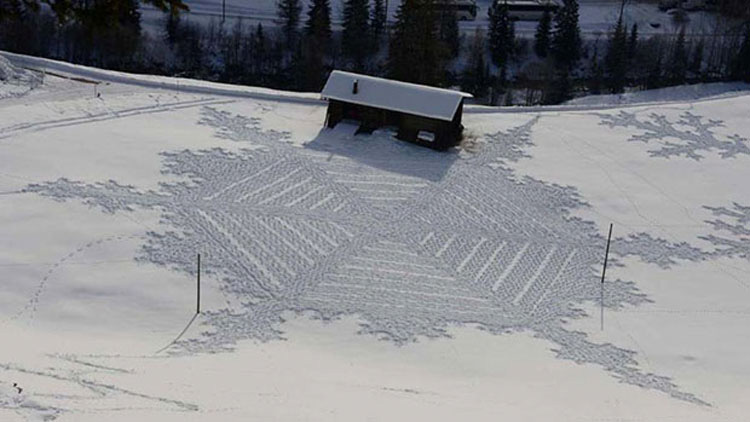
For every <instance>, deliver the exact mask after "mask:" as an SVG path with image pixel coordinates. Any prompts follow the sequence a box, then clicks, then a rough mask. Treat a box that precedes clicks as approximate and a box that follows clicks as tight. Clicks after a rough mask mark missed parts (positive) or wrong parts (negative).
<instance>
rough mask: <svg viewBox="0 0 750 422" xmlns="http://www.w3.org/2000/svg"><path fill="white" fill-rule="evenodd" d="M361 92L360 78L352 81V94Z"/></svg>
mask: <svg viewBox="0 0 750 422" xmlns="http://www.w3.org/2000/svg"><path fill="white" fill-rule="evenodd" d="M357 92H359V79H355V80H354V82H353V83H352V94H355V95H356V94H357Z"/></svg>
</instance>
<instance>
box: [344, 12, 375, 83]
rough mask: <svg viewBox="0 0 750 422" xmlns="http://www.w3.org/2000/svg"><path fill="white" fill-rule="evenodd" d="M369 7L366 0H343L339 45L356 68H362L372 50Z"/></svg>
mask: <svg viewBox="0 0 750 422" xmlns="http://www.w3.org/2000/svg"><path fill="white" fill-rule="evenodd" d="M369 7H370V5H369V2H368V0H344V22H343V27H344V29H343V32H342V40H341V46H342V48H343V52H344V55H345V56H346V57H348V58H349V59H350V60H352V61H353V62H354V68H355V69H356V70H362V69H364V65H365V60H366V59H367V57H368V56H369V55H370V52H371V51H372V48H371V47H372V43H371V39H370V35H371V34H370V22H369V17H370V9H369Z"/></svg>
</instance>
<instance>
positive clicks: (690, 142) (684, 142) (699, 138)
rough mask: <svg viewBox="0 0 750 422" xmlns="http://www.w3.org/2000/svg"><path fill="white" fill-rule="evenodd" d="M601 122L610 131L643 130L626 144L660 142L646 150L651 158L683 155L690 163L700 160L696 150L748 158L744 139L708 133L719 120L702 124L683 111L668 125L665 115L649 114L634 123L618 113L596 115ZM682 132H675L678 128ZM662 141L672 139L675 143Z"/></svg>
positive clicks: (629, 115) (749, 150) (630, 117)
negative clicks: (743, 155) (653, 147)
mask: <svg viewBox="0 0 750 422" xmlns="http://www.w3.org/2000/svg"><path fill="white" fill-rule="evenodd" d="M597 116H598V117H600V118H601V119H602V121H601V123H600V124H602V125H604V126H608V127H610V128H614V127H623V128H627V127H633V128H636V129H640V130H643V131H645V132H644V133H642V134H640V135H633V136H631V137H630V139H628V140H629V141H635V142H643V143H649V142H651V141H661V143H662V145H661V148H659V149H656V150H651V151H649V154H650V155H651V156H652V157H664V158H670V157H673V156H681V155H684V156H685V157H687V158H692V159H693V160H696V161H697V160H700V159H701V158H703V155H701V154H699V151H704V152H708V151H712V150H716V151H718V152H719V155H720V156H721V158H732V157H735V156H737V155H738V154H748V155H750V147H749V146H748V139H747V138H743V137H741V136H740V135H738V134H734V135H732V136H728V137H727V139H726V140H721V139H718V138H717V137H716V134H715V133H714V132H713V131H712V130H711V129H713V128H715V127H721V126H723V122H721V121H720V120H708V122H707V123H704V122H703V119H702V117H700V116H696V115H695V114H692V113H690V112H689V111H686V112H685V113H683V114H682V115H681V116H680V120H678V121H677V122H674V123H673V122H670V121H669V120H667V118H666V117H665V116H662V115H659V114H655V113H652V114H651V115H650V116H649V117H651V120H638V118H637V117H636V116H635V114H633V113H627V112H625V111H621V112H620V113H619V114H597ZM680 126H681V127H683V128H685V130H681V129H679V127H680ZM665 139H675V140H677V142H674V141H669V140H665Z"/></svg>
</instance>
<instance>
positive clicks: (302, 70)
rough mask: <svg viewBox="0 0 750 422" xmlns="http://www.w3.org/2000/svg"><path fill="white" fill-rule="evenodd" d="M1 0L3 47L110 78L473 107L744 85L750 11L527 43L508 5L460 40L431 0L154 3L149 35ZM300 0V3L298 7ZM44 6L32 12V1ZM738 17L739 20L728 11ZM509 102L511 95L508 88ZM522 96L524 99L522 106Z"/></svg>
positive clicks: (84, 2)
mask: <svg viewBox="0 0 750 422" xmlns="http://www.w3.org/2000/svg"><path fill="white" fill-rule="evenodd" d="M34 1H35V0H0V48H2V49H6V50H10V51H15V52H20V53H27V54H34V55H40V56H45V57H52V58H59V59H63V60H67V61H71V62H74V63H81V64H87V65H94V66H99V67H104V68H112V69H117V70H129V71H136V72H148V73H157V74H168V75H180V76H186V77H195V78H202V79H209V80H216V81H223V82H230V83H241V84H250V85H259V86H267V87H273V88H279V89H292V90H301V91H316V90H319V89H320V88H321V87H322V85H323V83H324V81H325V78H326V77H327V74H328V72H330V70H331V69H334V68H339V69H341V68H343V69H349V70H353V71H357V72H363V73H368V74H374V75H378V76H386V77H390V78H394V79H398V80H404V81H409V82H416V83H423V84H428V85H435V86H450V87H456V86H458V87H461V88H462V89H464V90H467V91H469V92H472V93H473V94H475V96H476V97H477V98H478V101H481V102H487V103H492V104H497V103H501V102H506V103H519V102H520V103H539V102H542V103H558V102H561V101H564V100H566V99H569V98H571V97H572V96H574V95H576V94H577V93H579V92H589V93H602V92H611V93H619V92H623V90H625V89H626V88H628V87H631V88H634V89H640V88H656V87H661V86H668V85H678V84H682V83H686V82H699V81H708V80H711V81H714V80H747V81H750V24H749V23H748V22H750V13H748V14H747V15H746V16H745V21H744V24H743V23H742V21H741V20H737V19H734V20H731V19H727V20H720V22H724V23H725V25H724V26H721V27H718V26H717V29H716V31H715V32H714V33H711V34H705V35H703V36H696V35H695V34H686V32H685V28H684V26H683V27H682V29H681V30H679V31H678V32H677V33H676V34H674V35H672V36H664V35H662V36H652V37H649V38H647V39H642V38H643V37H640V36H639V32H638V27H637V26H636V25H628V24H627V22H625V20H624V19H623V18H622V17H621V18H620V19H619V20H618V21H617V22H616V24H615V25H614V27H613V29H612V31H611V33H610V34H609V35H607V36H606V37H605V38H604V39H588V40H584V39H583V38H582V36H581V31H580V28H579V23H578V14H579V10H578V3H577V1H576V0H563V2H562V7H561V8H560V9H559V11H558V12H557V13H555V14H554V15H552V14H550V13H545V15H544V16H543V17H542V19H541V20H540V22H539V23H538V26H537V30H536V33H535V35H534V38H533V39H524V38H522V37H517V36H516V34H515V27H514V22H513V21H512V19H511V17H510V14H509V10H508V8H507V6H506V5H505V4H504V2H502V1H500V2H496V3H495V4H494V5H493V6H492V7H490V8H489V10H488V12H487V13H488V18H489V20H488V26H487V28H486V29H478V30H477V31H476V32H474V33H471V34H463V35H462V34H461V33H460V31H459V25H458V21H457V18H456V15H455V14H454V13H452V12H445V11H440V10H438V9H437V8H434V7H431V2H433V1H434V0H404V1H402V2H401V3H400V4H399V5H398V9H397V11H396V14H395V20H394V21H393V22H388V21H387V20H386V10H385V7H386V4H385V0H333V1H341V2H342V4H341V6H342V11H343V13H342V16H341V18H342V19H341V22H340V23H339V24H337V25H334V22H333V20H332V9H331V1H332V0H278V3H277V20H276V22H275V23H274V25H270V26H266V27H264V26H262V25H260V24H247V23H245V22H243V21H242V20H234V22H231V23H229V22H227V23H225V24H223V25H222V24H220V23H219V22H218V21H216V20H211V21H210V22H208V23H206V22H203V23H202V24H198V23H196V22H194V21H193V19H192V17H191V16H190V15H189V14H184V13H182V12H183V11H184V10H185V8H186V6H185V5H184V4H183V3H182V2H181V0H149V3H150V4H152V5H153V6H156V7H157V8H159V9H161V10H163V11H164V12H165V13H164V17H163V19H162V25H161V30H160V31H159V32H158V33H154V31H144V30H142V28H141V12H140V8H139V4H138V0H59V1H57V2H55V0H45V4H46V5H47V6H50V7H41V8H40V7H35V6H34ZM303 1H304V3H303ZM37 6H38V5H37ZM733 13H734V14H735V15H737V13H739V14H740V15H741V14H742V13H743V12H742V8H740V11H739V12H736V11H734V12H733ZM514 93H515V94H516V95H515V97H514V95H512V94H514ZM519 93H523V94H524V96H525V97H524V98H520V99H519V98H518V94H519Z"/></svg>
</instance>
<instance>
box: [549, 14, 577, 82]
mask: <svg viewBox="0 0 750 422" xmlns="http://www.w3.org/2000/svg"><path fill="white" fill-rule="evenodd" d="M552 54H553V57H554V58H555V60H556V61H557V63H558V64H560V65H561V66H563V67H564V68H565V70H566V72H565V78H560V80H561V81H563V80H565V81H566V82H569V77H570V75H569V72H570V70H572V69H573V66H574V65H575V64H576V62H578V60H579V59H580V58H581V30H580V28H579V26H578V2H577V1H576V0H563V5H562V7H561V8H560V9H559V10H558V11H557V14H555V29H554V31H553V33H552ZM566 78H568V79H566Z"/></svg>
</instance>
